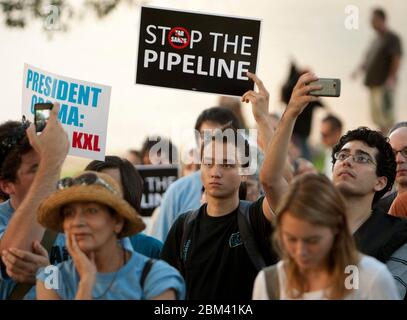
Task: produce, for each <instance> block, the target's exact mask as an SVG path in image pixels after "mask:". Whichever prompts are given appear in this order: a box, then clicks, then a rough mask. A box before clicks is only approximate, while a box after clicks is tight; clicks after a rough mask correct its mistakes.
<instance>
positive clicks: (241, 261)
mask: <svg viewBox="0 0 407 320" xmlns="http://www.w3.org/2000/svg"><path fill="white" fill-rule="evenodd" d="M262 202H263V198H260V199H259V200H258V201H256V202H253V204H251V206H250V221H251V226H252V229H253V231H254V235H255V239H256V242H257V244H258V246H259V249H260V251H261V253H262V255H263V257H264V259H265V261H266V264H267V265H269V264H272V263H275V262H276V261H277V258H276V255H275V254H274V253H272V252H271V247H270V235H271V232H272V228H271V224H270V222H269V221H268V220H267V219H266V218H265V217H264V214H263V210H262ZM237 214H238V211H237V209H236V210H234V211H233V212H231V213H229V214H227V215H224V216H221V217H211V216H209V215H208V214H207V212H206V205H203V206H202V207H201V208H200V210H199V214H198V216H197V218H196V220H195V222H194V225H193V227H192V228H193V229H192V230H191V231H192V232H191V242H190V244H188V249H187V250H188V251H187V253H186V255H185V257H186V258H185V261H181V259H180V257H181V255H180V250H181V241H182V232H183V224H184V219H185V214H183V215H181V216H180V217H179V218H178V219H177V220H176V221H175V223H174V225H173V226H172V228H171V230H170V232H169V234H168V236H167V240H166V241H165V243H164V247H163V249H162V252H161V258H162V259H164V260H165V261H167V262H168V263H170V264H171V265H172V266H174V267H175V268H177V269H178V270H179V271H180V272H181V273H182V275H183V277H184V279H185V282H186V289H187V299H192V300H197V299H216V300H228V299H241V300H248V299H251V296H252V290H253V282H254V279H255V277H256V275H257V270H256V268H255V267H254V265H253V264H252V262H251V260H250V258H249V256H248V254H247V251H246V249H245V246H244V245H243V243H242V241H241V239H240V233H239V228H238V222H237ZM184 254H185V253H184Z"/></svg>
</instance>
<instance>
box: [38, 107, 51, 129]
mask: <svg viewBox="0 0 407 320" xmlns="http://www.w3.org/2000/svg"><path fill="white" fill-rule="evenodd" d="M52 107H53V104H52V103H36V104H35V105H34V123H35V131H36V132H41V131H42V130H44V128H45V125H46V124H47V121H48V119H49V116H50V115H51V110H52Z"/></svg>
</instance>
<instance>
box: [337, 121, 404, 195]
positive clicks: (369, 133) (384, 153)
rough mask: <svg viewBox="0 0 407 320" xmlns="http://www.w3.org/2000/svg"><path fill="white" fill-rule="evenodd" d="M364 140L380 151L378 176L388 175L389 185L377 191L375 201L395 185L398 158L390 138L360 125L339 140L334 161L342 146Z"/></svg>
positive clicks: (377, 167)
mask: <svg viewBox="0 0 407 320" xmlns="http://www.w3.org/2000/svg"><path fill="white" fill-rule="evenodd" d="M354 140H358V141H362V142H364V143H366V144H367V145H368V146H369V147H371V148H376V149H377V150H378V153H377V155H376V157H375V160H376V163H377V166H376V175H377V176H378V177H386V178H387V185H386V187H385V188H383V190H380V191H377V192H376V193H375V195H374V198H373V203H375V202H376V201H378V200H379V199H380V198H381V197H382V196H383V195H384V194H385V193H386V192H387V191H389V190H390V189H391V187H392V186H393V183H394V180H395V178H396V166H397V164H396V159H395V156H394V153H393V150H392V148H391V145H390V143H389V139H388V138H386V137H385V136H383V134H382V133H380V132H379V131H375V130H372V129H369V128H367V127H359V128H357V129H355V130H350V131H348V132H347V133H346V134H345V135H343V136H342V137H341V139H340V140H339V142H338V143H337V144H336V146H335V147H334V148H333V150H332V163H333V164H335V162H336V159H335V156H334V155H335V153H336V152H338V151H340V150H341V149H342V147H343V146H344V145H345V144H346V143H348V142H349V141H354Z"/></svg>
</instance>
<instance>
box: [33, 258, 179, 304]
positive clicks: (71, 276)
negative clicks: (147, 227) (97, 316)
mask: <svg viewBox="0 0 407 320" xmlns="http://www.w3.org/2000/svg"><path fill="white" fill-rule="evenodd" d="M148 260H149V258H148V257H146V256H144V255H142V254H139V253H137V252H132V255H131V258H130V260H129V261H128V262H127V263H126V264H125V265H124V266H123V267H121V268H120V269H119V270H118V271H116V272H110V273H97V275H96V282H95V285H94V287H93V292H92V296H93V297H94V299H96V298H97V299H103V300H133V299H134V300H148V299H152V298H154V297H156V296H158V295H160V294H162V293H164V292H165V291H167V290H168V289H173V290H174V291H175V292H176V297H177V299H180V300H182V299H185V283H184V279H183V278H182V276H181V275H180V273H179V272H178V270H176V269H175V268H173V267H172V266H170V265H169V264H167V263H166V262H164V261H162V260H156V261H155V262H154V264H153V266H152V267H151V269H150V271H149V273H148V275H147V277H146V278H145V282H144V286H143V288H141V285H140V278H141V274H142V271H143V268H144V266H145V264H146V262H147V261H148ZM57 268H58V269H57V271H58V274H57V276H58V282H52V283H51V281H48V282H47V283H51V284H52V285H55V286H56V285H58V288H57V289H50V290H54V291H55V292H56V293H57V294H58V296H59V297H60V298H61V299H66V300H73V299H75V295H76V293H77V291H78V286H79V280H80V278H79V274H78V272H77V271H76V269H75V265H74V263H73V261H72V260H69V261H64V262H62V263H60V264H58V265H57ZM52 272H56V271H49V272H48V273H46V272H45V269H44V268H41V269H40V270H39V272H38V273H37V280H39V281H41V282H45V281H46V279H47V277H50V276H53V274H52Z"/></svg>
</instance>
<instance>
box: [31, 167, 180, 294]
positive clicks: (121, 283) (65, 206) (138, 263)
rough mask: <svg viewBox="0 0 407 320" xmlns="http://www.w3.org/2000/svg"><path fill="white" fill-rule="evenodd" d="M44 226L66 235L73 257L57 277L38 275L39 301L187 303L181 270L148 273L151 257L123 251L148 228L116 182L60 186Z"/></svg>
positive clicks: (160, 268)
mask: <svg viewBox="0 0 407 320" xmlns="http://www.w3.org/2000/svg"><path fill="white" fill-rule="evenodd" d="M38 221H39V222H40V223H41V224H42V225H43V226H44V227H45V228H47V229H50V230H54V231H57V232H64V233H65V235H66V243H67V248H68V252H69V254H70V255H71V257H72V260H68V261H65V262H62V263H60V264H58V265H57V266H56V268H57V269H51V271H52V272H51V274H50V272H49V271H48V272H47V268H45V269H43V270H41V271H40V272H39V273H38V274H37V298H38V299H176V298H178V299H183V298H184V295H185V285H184V281H183V279H182V277H181V276H180V274H179V273H178V271H177V270H175V269H174V268H172V267H171V266H169V265H168V264H167V263H165V262H164V261H161V260H158V261H155V262H154V263H153V264H152V266H151V269H150V270H148V271H147V270H146V269H145V268H144V267H145V265H146V262H147V261H148V258H147V257H145V256H143V255H141V254H139V253H137V252H130V251H128V250H126V249H124V248H123V246H122V245H120V242H119V241H118V240H119V239H121V238H123V237H127V236H129V235H131V234H135V233H137V232H140V231H142V230H143V229H144V227H145V225H144V223H143V221H142V219H141V217H140V216H139V214H138V213H137V212H136V210H135V209H134V208H133V207H132V206H130V205H129V204H128V203H127V202H126V201H125V200H123V196H122V192H121V188H120V187H119V186H118V184H117V182H116V181H115V180H114V179H113V178H111V177H110V176H108V175H106V174H104V173H99V172H91V171H88V172H86V171H85V172H84V173H82V174H81V175H79V176H77V177H76V178H65V179H62V180H60V181H59V183H58V190H57V191H56V192H55V193H53V194H52V195H51V196H49V197H48V198H47V199H45V200H44V201H43V202H42V204H41V205H40V208H39V210H38ZM147 272H148V273H147ZM143 274H144V275H143Z"/></svg>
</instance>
